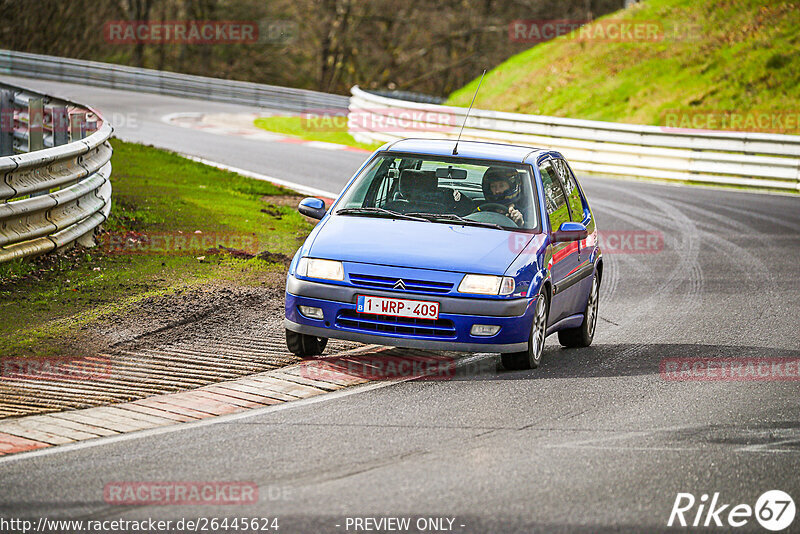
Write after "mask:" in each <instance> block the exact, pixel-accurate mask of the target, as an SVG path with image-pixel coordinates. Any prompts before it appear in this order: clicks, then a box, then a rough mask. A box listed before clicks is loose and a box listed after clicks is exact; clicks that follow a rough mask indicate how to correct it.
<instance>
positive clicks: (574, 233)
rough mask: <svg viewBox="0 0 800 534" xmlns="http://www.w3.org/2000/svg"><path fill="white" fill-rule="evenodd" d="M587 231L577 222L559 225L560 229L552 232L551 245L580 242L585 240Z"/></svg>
mask: <svg viewBox="0 0 800 534" xmlns="http://www.w3.org/2000/svg"><path fill="white" fill-rule="evenodd" d="M588 235H589V231H588V230H587V229H586V227H585V226H584V225H583V224H581V223H579V222H565V223H561V227H560V228H559V229H558V230H556V231H555V232H553V243H565V242H567V241H580V240H581V239H586V237H587V236H588Z"/></svg>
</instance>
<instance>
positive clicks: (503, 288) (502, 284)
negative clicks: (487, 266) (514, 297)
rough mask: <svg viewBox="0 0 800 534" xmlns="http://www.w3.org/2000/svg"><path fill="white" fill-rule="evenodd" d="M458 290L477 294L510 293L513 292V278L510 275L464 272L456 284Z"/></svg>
mask: <svg viewBox="0 0 800 534" xmlns="http://www.w3.org/2000/svg"><path fill="white" fill-rule="evenodd" d="M458 292H459V293H475V294H477V295H510V294H511V293H513V292H514V279H513V278H511V277H510V276H491V275H486V274H466V275H464V279H463V280H461V283H460V284H459V285H458Z"/></svg>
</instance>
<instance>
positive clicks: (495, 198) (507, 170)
mask: <svg viewBox="0 0 800 534" xmlns="http://www.w3.org/2000/svg"><path fill="white" fill-rule="evenodd" d="M500 181H503V182H506V183H508V189H506V190H505V191H503V192H502V193H500V194H494V193H492V184H493V183H495V182H500ZM482 185H483V198H485V199H486V202H494V203H497V204H505V205H510V204H513V203H516V202H518V201H519V199H520V196H521V194H522V184H521V183H520V178H519V174H518V173H517V170H516V169H514V168H512V167H489V168H488V169H486V172H485V173H483V184H482Z"/></svg>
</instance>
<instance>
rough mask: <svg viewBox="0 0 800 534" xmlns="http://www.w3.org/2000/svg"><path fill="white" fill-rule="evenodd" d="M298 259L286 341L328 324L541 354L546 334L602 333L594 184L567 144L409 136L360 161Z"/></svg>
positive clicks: (509, 362)
mask: <svg viewBox="0 0 800 534" xmlns="http://www.w3.org/2000/svg"><path fill="white" fill-rule="evenodd" d="M299 210H300V212H301V213H303V214H304V215H307V216H309V217H313V218H316V219H320V222H319V223H318V224H317V225H316V227H315V228H314V229H313V231H312V232H311V234H310V235H309V236H308V239H306V241H305V243H304V244H303V246H302V247H301V248H300V250H298V252H297V254H296V255H295V257H294V259H293V260H292V263H291V265H290V267H289V274H288V277H287V282H286V319H285V321H284V324H285V327H286V343H287V345H288V347H289V350H290V351H291V352H293V353H294V354H296V355H298V356H302V357H309V356H315V355H318V354H321V353H322V351H323V350H324V349H325V344H326V343H327V340H328V339H329V338H336V339H346V340H352V341H360V342H363V343H377V344H381V345H391V346H397V347H410V348H423V349H431V350H453V351H466V352H499V353H501V357H502V361H503V365H504V366H505V367H506V368H509V369H526V368H535V367H538V365H539V363H540V361H541V357H542V351H543V348H544V340H545V337H546V336H548V335H550V334H552V333H553V332H558V339H559V341H560V342H561V344H562V345H564V346H567V347H586V346H588V345H590V344H591V342H592V338H593V337H594V331H595V325H596V322H597V306H598V289H599V286H600V281H601V279H602V275H603V257H602V254H601V252H600V248H599V246H598V241H597V228H596V225H595V220H594V216H593V215H592V210H591V209H590V207H589V203H588V202H587V199H586V196H585V194H584V193H583V190H582V189H581V187H580V184H579V183H578V181H577V180H576V178H575V175H574V173H573V172H572V170H571V169H570V166H569V165H568V164H567V162H566V160H565V159H564V158H563V157H562V156H561V154H559V153H558V152H554V151H548V150H541V149H535V148H530V147H524V146H512V145H504V144H495V143H482V142H467V141H461V142H460V143H458V145H456V143H455V142H454V141H449V140H430V139H424V140H423V139H405V140H402V141H397V142H394V143H390V144H387V145H384V146H383V147H381V148H380V149H379V150H377V151H376V152H375V153H374V154H373V155H372V156H371V157H370V158H369V159H368V160H367V161H366V163H364V165H363V166H362V167H361V168H360V169H359V170H358V171H357V172H356V174H355V176H354V177H353V178H352V179H351V180H350V182H349V183H348V184H347V186H346V187H345V188H344V190H343V191H342V193H341V194H340V195H339V198H338V199H337V200H336V201H335V202H334V203H333V205H332V206H331V207H330V209H329V210H327V211H326V209H325V204H324V203H323V201H322V200H320V199H317V198H307V199H305V200H303V201H302V202H301V203H300V206H299Z"/></svg>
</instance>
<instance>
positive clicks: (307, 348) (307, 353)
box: [286, 330, 328, 358]
mask: <svg viewBox="0 0 800 534" xmlns="http://www.w3.org/2000/svg"><path fill="white" fill-rule="evenodd" d="M327 344H328V338H326V337H316V336H310V335H308V334H300V333H297V332H292V331H291V330H286V346H287V347H288V348H289V352H291V353H292V354H294V355H295V356H299V357H301V358H308V357H311V356H319V355H320V354H322V352H323V351H324V350H325V345H327Z"/></svg>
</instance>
